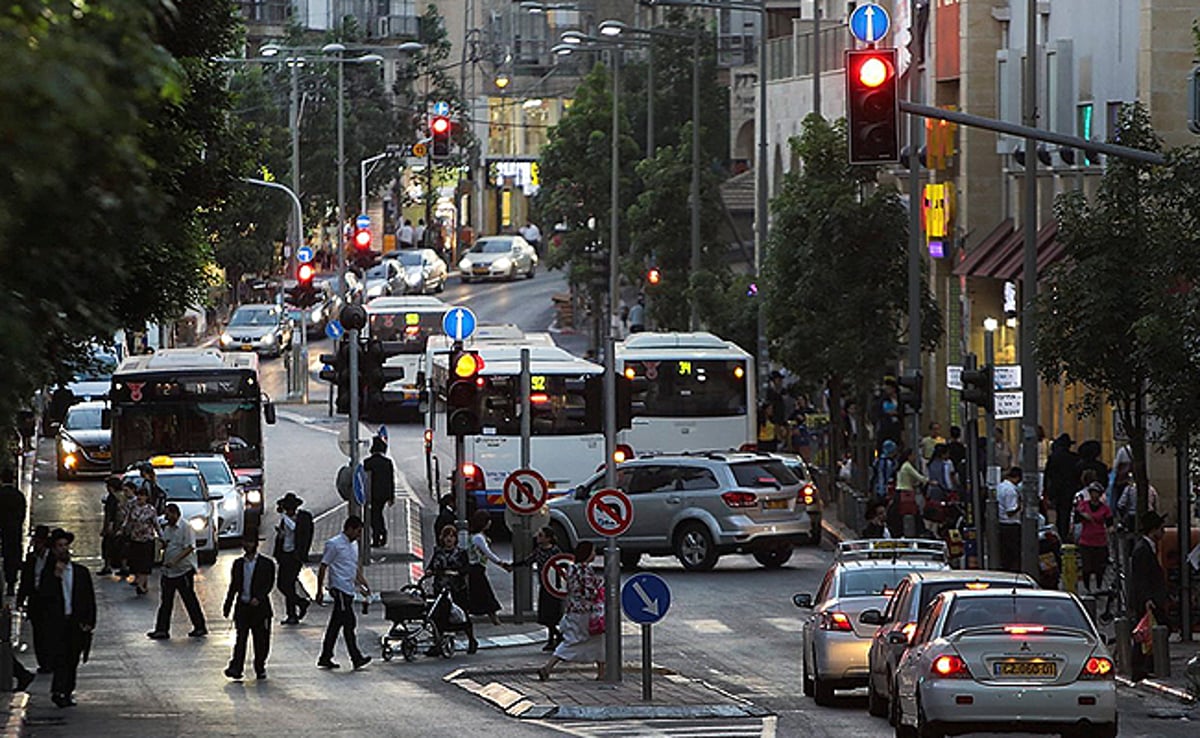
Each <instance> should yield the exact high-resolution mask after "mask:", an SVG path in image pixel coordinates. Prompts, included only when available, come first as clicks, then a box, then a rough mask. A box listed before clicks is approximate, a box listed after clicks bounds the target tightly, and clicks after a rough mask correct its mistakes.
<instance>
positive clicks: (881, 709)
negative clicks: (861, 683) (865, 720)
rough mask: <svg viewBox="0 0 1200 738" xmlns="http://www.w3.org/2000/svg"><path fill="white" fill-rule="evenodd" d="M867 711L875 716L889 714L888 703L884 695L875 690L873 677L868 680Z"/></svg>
mask: <svg viewBox="0 0 1200 738" xmlns="http://www.w3.org/2000/svg"><path fill="white" fill-rule="evenodd" d="M867 712H869V713H871V715H872V716H874V717H887V715H888V703H887V701H886V700H885V699H883V695H881V694H879V692H877V691H875V680H874V679H873V678H872V679H870V680H869V681H868V682H867Z"/></svg>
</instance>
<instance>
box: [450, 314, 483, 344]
mask: <svg viewBox="0 0 1200 738" xmlns="http://www.w3.org/2000/svg"><path fill="white" fill-rule="evenodd" d="M476 322H477V321H476V320H475V313H473V312H471V310H470V308H465V307H452V308H450V309H449V310H447V311H446V314H445V315H444V316H443V317H442V332H443V333H445V334H446V335H447V336H450V337H451V338H453V339H454V340H455V341H463V340H466V338H467V337H468V336H470V335H471V334H472V333H474V332H475V325H476Z"/></svg>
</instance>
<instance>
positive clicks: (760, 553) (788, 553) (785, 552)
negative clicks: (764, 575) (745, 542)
mask: <svg viewBox="0 0 1200 738" xmlns="http://www.w3.org/2000/svg"><path fill="white" fill-rule="evenodd" d="M790 558H792V544H790V543H776V544H773V545H767V546H761V547H759V548H756V549H754V560H755V561H757V562H758V563H760V564H762V565H763V566H764V567H765V568H767V569H778V568H779V567H781V566H783V565H784V564H786V563H787V562H788V559H790Z"/></svg>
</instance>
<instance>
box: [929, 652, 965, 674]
mask: <svg viewBox="0 0 1200 738" xmlns="http://www.w3.org/2000/svg"><path fill="white" fill-rule="evenodd" d="M929 672H930V676H933V677H936V678H938V679H969V678H970V677H971V672H969V671H967V664H966V662H964V661H963V660H962V659H960V658H959V657H958V656H955V655H954V654H946V655H944V656H938V657H937V658H936V659H934V660H933V667H932V668H930V670H929Z"/></svg>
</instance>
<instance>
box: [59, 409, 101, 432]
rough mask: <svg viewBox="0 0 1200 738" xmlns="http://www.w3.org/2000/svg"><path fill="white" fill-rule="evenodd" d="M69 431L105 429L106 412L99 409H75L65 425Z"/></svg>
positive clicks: (70, 413) (69, 411)
mask: <svg viewBox="0 0 1200 738" xmlns="http://www.w3.org/2000/svg"><path fill="white" fill-rule="evenodd" d="M63 427H65V428H66V429H67V430H99V429H101V428H103V427H104V411H103V410H101V409H100V408H98V407H86V408H84V407H73V408H71V409H70V410H68V411H67V419H66V421H65V422H64V423H63Z"/></svg>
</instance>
